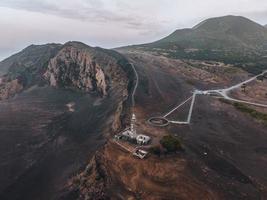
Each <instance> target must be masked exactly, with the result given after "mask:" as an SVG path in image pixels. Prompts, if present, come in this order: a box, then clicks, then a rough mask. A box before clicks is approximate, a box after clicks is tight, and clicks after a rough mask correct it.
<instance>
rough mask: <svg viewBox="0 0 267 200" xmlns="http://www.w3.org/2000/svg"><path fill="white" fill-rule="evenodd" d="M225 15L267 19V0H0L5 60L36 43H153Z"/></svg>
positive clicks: (0, 50) (0, 55)
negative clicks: (176, 31)
mask: <svg viewBox="0 0 267 200" xmlns="http://www.w3.org/2000/svg"><path fill="white" fill-rule="evenodd" d="M224 15H241V16H244V17H248V18H250V19H252V20H254V21H256V22H258V23H260V24H267V1H266V0H223V1H218V0H186V1H185V0H0V27H1V28H0V60H2V59H4V58H6V57H8V56H10V55H11V54H14V53H15V52H18V51H20V50H22V49H23V48H25V47H27V46H29V45H30V44H45V43H52V42H54V43H65V42H67V41H81V42H84V43H86V44H88V45H90V46H101V47H104V48H114V47H118V46H125V45H131V44H141V43H148V42H152V41H155V40H158V39H160V38H162V37H165V36H167V35H168V34H170V33H172V32H173V31H175V30H176V29H181V28H190V27H192V26H194V25H196V24H197V23H199V22H200V21H202V20H204V19H207V18H210V17H218V16H224Z"/></svg>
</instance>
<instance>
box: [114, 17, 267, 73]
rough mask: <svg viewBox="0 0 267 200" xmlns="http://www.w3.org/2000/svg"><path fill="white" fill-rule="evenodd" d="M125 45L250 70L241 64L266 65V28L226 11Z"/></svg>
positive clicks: (165, 54)
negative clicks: (153, 38)
mask: <svg viewBox="0 0 267 200" xmlns="http://www.w3.org/2000/svg"><path fill="white" fill-rule="evenodd" d="M125 48H126V49H131V48H132V49H139V50H143V51H148V52H154V53H156V54H159V55H164V56H167V57H171V58H176V59H194V60H214V61H220V62H225V63H229V64H235V65H238V66H240V67H243V68H244V69H246V70H248V71H250V72H252V71H253V70H255V67H251V66H249V67H248V66H243V65H244V64H246V65H247V64H248V65H251V63H254V64H255V65H257V67H256V68H260V69H262V68H264V66H266V63H267V60H266V56H267V53H266V51H267V29H266V28H265V27H264V26H262V25H260V24H258V23H256V22H254V21H252V20H250V19H247V18H245V17H241V16H233V15H228V16H223V17H215V18H209V19H206V20H204V21H202V22H200V23H198V24H197V25H195V26H194V27H193V28H186V29H178V30H176V31H174V32H173V33H171V34H170V35H168V36H166V37H164V38H163V39H160V40H157V41H155V42H152V43H147V44H141V45H133V46H128V47H125ZM119 49H122V50H123V48H119ZM248 68H249V69H248ZM258 72H259V71H257V72H256V71H254V73H258Z"/></svg>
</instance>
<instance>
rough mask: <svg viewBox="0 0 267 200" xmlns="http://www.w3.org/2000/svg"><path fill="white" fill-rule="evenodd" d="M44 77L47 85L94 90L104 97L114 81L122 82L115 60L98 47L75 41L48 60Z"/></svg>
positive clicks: (121, 75) (87, 90) (121, 72)
mask: <svg viewBox="0 0 267 200" xmlns="http://www.w3.org/2000/svg"><path fill="white" fill-rule="evenodd" d="M123 74H124V75H123ZM44 77H45V78H46V79H47V80H48V81H49V84H50V85H51V86H56V87H71V88H76V89H79V90H82V91H85V92H89V91H96V92H97V93H99V94H100V95H102V96H106V95H107V94H108V89H109V88H111V87H113V86H116V84H118V82H120V81H121V82H125V81H126V80H125V77H126V76H125V72H123V70H122V69H121V66H120V64H119V60H118V59H116V58H114V57H113V56H112V55H110V53H109V52H107V51H105V50H103V49H101V48H92V47H89V46H86V45H84V44H82V43H78V42H69V43H67V44H65V45H64V46H63V48H62V49H61V50H60V51H59V52H58V53H57V55H56V56H55V57H54V58H52V59H51V60H50V62H49V64H48V68H47V71H46V72H45V74H44ZM112 84H114V85H112Z"/></svg>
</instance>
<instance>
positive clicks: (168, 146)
mask: <svg viewBox="0 0 267 200" xmlns="http://www.w3.org/2000/svg"><path fill="white" fill-rule="evenodd" d="M160 144H161V145H162V147H163V148H164V149H165V150H166V152H167V153H172V152H176V151H181V150H183V148H182V145H181V142H180V140H179V139H178V138H176V137H174V136H172V135H167V136H164V137H163V138H162V139H161V140H160Z"/></svg>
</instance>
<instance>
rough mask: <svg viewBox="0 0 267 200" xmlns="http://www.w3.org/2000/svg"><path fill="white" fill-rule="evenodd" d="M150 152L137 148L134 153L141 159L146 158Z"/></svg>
mask: <svg viewBox="0 0 267 200" xmlns="http://www.w3.org/2000/svg"><path fill="white" fill-rule="evenodd" d="M147 154H148V152H147V151H145V150H141V149H136V150H135V151H134V152H133V155H134V156H136V157H137V158H140V159H144V158H145V157H146V155H147Z"/></svg>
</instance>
